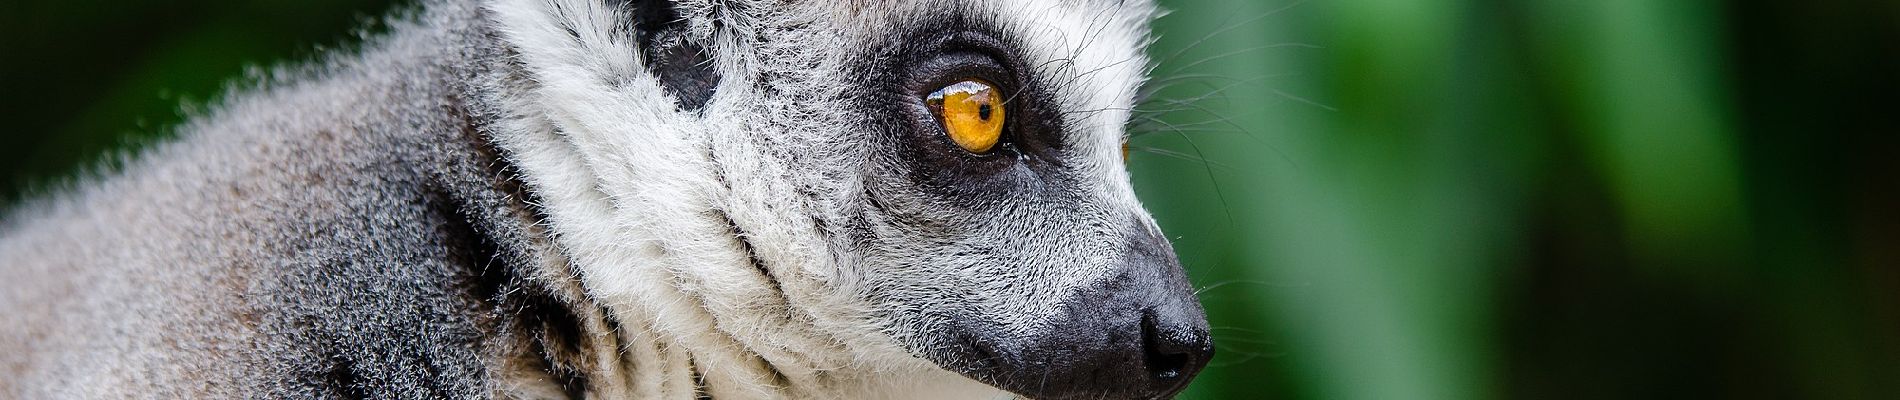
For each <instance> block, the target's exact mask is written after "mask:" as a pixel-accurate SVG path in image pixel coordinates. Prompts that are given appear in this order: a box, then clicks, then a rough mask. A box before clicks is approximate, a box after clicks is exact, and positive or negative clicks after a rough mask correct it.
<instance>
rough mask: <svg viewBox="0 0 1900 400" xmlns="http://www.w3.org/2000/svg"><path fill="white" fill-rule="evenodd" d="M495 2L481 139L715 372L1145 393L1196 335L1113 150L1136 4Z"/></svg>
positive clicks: (582, 257)
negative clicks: (500, 64)
mask: <svg viewBox="0 0 1900 400" xmlns="http://www.w3.org/2000/svg"><path fill="white" fill-rule="evenodd" d="M487 9H488V10H489V13H490V14H491V18H492V19H493V20H494V21H495V25H496V26H497V27H498V28H497V31H498V32H499V35H500V36H501V37H502V38H503V40H504V41H505V42H506V43H507V44H508V46H510V49H509V51H511V52H513V53H515V54H513V58H514V59H515V60H516V63H517V68H518V71H516V72H517V73H518V76H515V77H514V78H504V79H499V80H498V81H497V83H496V84H495V85H496V86H497V88H495V90H496V91H497V92H499V93H503V95H502V97H504V100H502V102H503V103H507V104H511V106H509V107H508V109H509V110H510V111H509V112H508V113H509V114H511V115H508V116H507V117H508V119H507V120H508V121H509V122H507V123H504V124H501V125H502V126H501V129H500V133H497V134H495V136H496V139H497V141H498V143H499V144H500V145H501V147H503V148H504V150H506V152H507V153H509V154H510V157H511V158H513V160H512V161H514V162H515V163H517V164H519V165H520V167H521V169H522V170H524V171H525V173H524V175H525V178H524V179H526V180H527V181H528V184H529V186H530V187H532V188H533V189H532V190H534V191H535V192H536V194H537V195H538V196H539V197H540V200H541V203H542V204H541V205H542V207H544V208H546V210H545V212H546V213H547V215H548V217H549V225H550V227H551V231H553V232H554V235H553V236H554V237H555V239H556V240H555V241H556V242H557V243H559V244H560V245H561V247H562V248H564V249H565V252H566V253H567V254H568V255H569V257H570V258H571V263H572V265H574V266H575V269H576V270H577V271H578V274H579V275H580V278H579V279H580V280H581V281H582V284H583V286H585V287H586V289H587V292H588V294H589V296H591V297H593V298H595V299H596V301H598V302H599V303H600V304H602V306H603V307H604V308H605V309H607V310H609V311H610V312H611V313H612V314H615V315H617V316H618V318H622V319H626V320H632V321H622V322H623V323H627V324H633V325H635V326H638V327H644V329H639V328H635V329H634V330H642V331H644V332H648V333H646V334H643V335H649V336H642V337H648V338H649V339H630V340H636V341H638V340H653V341H657V342H663V343H669V348H674V349H684V351H685V352H687V353H690V354H691V357H692V358H693V362H694V363H696V365H700V366H703V369H704V370H705V371H706V372H705V373H706V374H707V375H708V376H706V377H704V379H705V380H706V381H707V382H708V383H707V384H708V385H716V384H718V383H719V382H721V381H731V382H742V381H747V380H761V379H762V380H763V381H764V382H767V383H768V384H771V385H776V386H778V387H800V386H827V385H830V386H834V387H835V386H849V385H861V386H862V385H870V386H879V385H881V386H882V387H887V388H900V389H901V387H903V386H904V385H906V384H907V383H905V382H884V383H872V384H866V383H840V382H844V381H851V380H875V379H874V378H860V376H873V375H883V376H903V374H907V373H915V375H916V376H930V374H929V373H920V372H917V371H921V370H932V371H951V372H954V373H956V374H957V375H960V376H962V377H967V378H968V379H970V380H974V381H978V382H981V383H983V384H987V385H989V386H994V387H996V388H1001V389H1004V390H1007V391H1010V392H1013V393H1016V394H1020V395H1025V396H1030V397H1037V398H1155V397H1166V396H1170V395H1172V394H1173V393H1175V392H1177V391H1179V390H1180V388H1182V387H1183V386H1185V384H1186V382H1187V381H1188V380H1190V379H1191V378H1192V377H1193V375H1195V373H1197V372H1198V371H1199V369H1200V368H1201V367H1202V366H1203V365H1205V363H1206V362H1207V361H1208V359H1209V358H1210V357H1211V356H1212V344H1211V342H1210V339H1209V335H1208V327H1207V322H1206V319H1205V317H1204V315H1203V313H1202V310H1201V307H1200V305H1199V304H1198V303H1197V302H1196V301H1195V298H1194V295H1193V292H1192V290H1191V288H1190V286H1189V283H1188V281H1187V279H1186V277H1185V275H1184V273H1183V271H1182V269H1181V266H1180V265H1179V263H1178V262H1177V261H1176V259H1175V255H1174V253H1173V250H1172V249H1171V248H1170V245H1169V244H1168V241H1167V240H1166V239H1165V238H1164V237H1163V236H1162V234H1161V232H1160V230H1159V229H1158V228H1157V227H1156V225H1155V223H1154V221H1153V219H1152V218H1150V217H1149V215H1148V213H1147V212H1146V211H1145V210H1144V209H1143V208H1142V206H1141V203H1140V202H1139V201H1138V200H1137V199H1136V198H1135V194H1134V191H1133V190H1132V189H1131V187H1130V183H1129V177H1128V174H1127V172H1126V169H1125V167H1124V165H1123V162H1124V158H1123V153H1122V143H1123V140H1124V138H1125V133H1124V126H1125V124H1126V122H1127V121H1128V119H1129V117H1130V113H1131V110H1132V108H1133V102H1134V101H1135V97H1136V92H1137V89H1138V88H1139V87H1140V86H1141V85H1142V84H1143V82H1144V79H1145V73H1146V70H1147V67H1148V60H1147V58H1145V57H1144V56H1143V50H1144V47H1145V45H1146V44H1147V41H1148V32H1147V22H1148V21H1149V20H1150V19H1152V18H1154V17H1155V16H1156V14H1157V12H1156V10H1155V7H1154V5H1153V4H1151V3H1149V2H1148V1H1144V0H1127V1H1122V0H975V1H950V0H933V1H873V0H849V1H815V0H814V1H767V0H688V1H672V2H665V1H631V2H628V1H605V2H603V1H602V0H496V1H494V2H493V4H490V5H489V6H488V7H487ZM721 354H726V355H721ZM814 390H817V389H814Z"/></svg>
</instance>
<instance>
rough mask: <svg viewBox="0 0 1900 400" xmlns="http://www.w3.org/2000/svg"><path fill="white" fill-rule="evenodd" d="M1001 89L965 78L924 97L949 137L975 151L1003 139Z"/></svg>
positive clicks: (994, 144)
mask: <svg viewBox="0 0 1900 400" xmlns="http://www.w3.org/2000/svg"><path fill="white" fill-rule="evenodd" d="M1002 102H1003V96H1002V93H1001V90H998V89H997V88H996V86H995V85H991V84H989V83H988V82H983V81H979V80H966V81H961V82H957V83H953V84H950V85H949V86H944V87H943V88H942V89H937V91H936V92H933V93H931V94H930V96H929V97H928V98H925V99H924V104H925V105H926V106H928V107H929V108H930V112H931V113H932V114H935V115H936V117H937V122H938V123H941V124H943V130H944V133H945V134H946V135H949V137H950V141H952V142H956V144H957V146H959V147H962V148H963V149H964V150H966V151H969V152H972V153H984V152H988V151H989V150H990V148H992V147H995V146H996V142H998V141H1000V140H1002V136H1003V117H1004V114H1005V112H1004V109H1002V108H999V107H997V105H999V104H1000V103H1002Z"/></svg>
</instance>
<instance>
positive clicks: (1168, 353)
mask: <svg viewBox="0 0 1900 400" xmlns="http://www.w3.org/2000/svg"><path fill="white" fill-rule="evenodd" d="M1103 306H1105V305H1103V304H1093V305H1091V306H1090V307H1082V309H1084V310H1089V309H1092V310H1095V311H1094V312H1087V311H1084V312H1081V313H1076V314H1074V317H1075V319H1074V320H1072V321H1070V322H1069V323H1068V324H1065V325H1066V326H1063V327H1060V328H1057V329H1055V331H1053V332H1049V334H1048V335H1046V336H1044V337H1043V340H1042V341H1041V343H1037V344H1033V345H1029V346H1021V347H1018V348H1017V351H1016V352H1012V351H1009V350H1007V349H996V348H994V347H992V348H991V349H990V350H992V351H991V352H990V353H991V354H992V355H993V357H992V358H991V359H990V360H989V361H991V362H994V363H995V364H992V365H989V366H987V367H986V368H982V369H981V370H987V372H990V373H993V374H982V373H979V374H978V377H979V379H982V380H984V381H986V382H989V383H991V384H994V385H997V386H998V387H1001V388H1003V389H1007V390H1009V391H1012V392H1016V393H1017V394H1021V395H1023V396H1026V397H1029V398H1033V399H1040V400H1062V399H1167V398H1172V397H1173V396H1174V395H1175V394H1176V393H1179V392H1180V391H1181V390H1182V389H1185V388H1186V387H1187V385H1188V382H1189V381H1192V380H1193V379H1194V375H1195V374H1198V373H1200V372H1201V368H1202V367H1205V366H1207V362H1208V360H1209V359H1212V358H1213V357H1214V345H1213V342H1212V341H1211V340H1210V339H1209V338H1208V335H1207V322H1206V319H1205V318H1204V317H1203V316H1202V313H1201V310H1200V307H1199V306H1198V305H1193V304H1191V303H1190V304H1187V305H1173V306H1160V307H1148V308H1138V309H1134V310H1126V309H1124V310H1114V308H1117V307H1113V306H1107V307H1103ZM1078 311H1081V310H1078ZM1004 346H1008V345H1004ZM1011 353H1014V354H1011ZM985 375H987V376H985Z"/></svg>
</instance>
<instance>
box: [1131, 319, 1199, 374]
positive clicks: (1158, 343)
mask: <svg viewBox="0 0 1900 400" xmlns="http://www.w3.org/2000/svg"><path fill="white" fill-rule="evenodd" d="M1171 333H1172V332H1163V331H1162V330H1161V329H1157V327H1156V326H1155V315H1154V312H1152V311H1150V312H1149V313H1148V314H1147V315H1144V316H1142V318H1141V340H1142V349H1143V353H1144V356H1145V357H1144V361H1145V364H1146V365H1147V367H1148V374H1149V375H1150V376H1152V377H1154V378H1155V379H1157V380H1161V381H1173V380H1176V379H1181V376H1182V375H1185V374H1186V372H1187V369H1188V366H1189V364H1191V363H1193V361H1194V350H1193V349H1191V348H1189V347H1190V346H1186V345H1184V344H1183V343H1181V340H1179V339H1178V338H1173V337H1171V336H1174V335H1172V334H1171Z"/></svg>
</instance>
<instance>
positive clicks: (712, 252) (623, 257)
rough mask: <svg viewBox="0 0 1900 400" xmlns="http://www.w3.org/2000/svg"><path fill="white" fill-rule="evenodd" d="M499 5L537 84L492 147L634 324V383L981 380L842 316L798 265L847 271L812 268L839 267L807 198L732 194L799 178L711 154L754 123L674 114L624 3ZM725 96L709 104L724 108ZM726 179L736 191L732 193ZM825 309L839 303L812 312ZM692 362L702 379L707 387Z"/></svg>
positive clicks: (733, 385)
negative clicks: (624, 19)
mask: <svg viewBox="0 0 1900 400" xmlns="http://www.w3.org/2000/svg"><path fill="white" fill-rule="evenodd" d="M489 10H490V11H491V12H492V13H493V15H494V16H495V18H496V19H497V22H498V23H499V25H500V26H501V32H502V34H503V36H504V38H505V40H507V41H508V42H510V43H511V44H512V45H513V47H514V49H515V50H516V51H517V52H518V53H519V56H520V64H521V65H523V66H524V67H525V69H526V70H527V71H526V72H527V74H528V75H529V76H528V77H527V79H528V81H530V82H531V83H528V84H524V85H523V86H525V87H522V88H515V93H513V94H512V96H517V97H518V98H512V99H507V100H512V101H507V102H508V103H510V105H511V106H512V107H510V109H513V110H519V112H520V114H519V115H514V116H511V117H512V118H509V119H508V120H507V121H505V122H504V123H503V124H502V125H503V126H502V127H501V128H502V129H500V132H497V134H496V136H497V138H496V141H497V143H498V144H499V145H501V146H502V147H503V148H504V149H506V150H507V151H508V152H509V153H510V154H511V156H512V157H513V160H512V161H514V162H515V163H516V164H517V166H518V167H520V168H521V169H522V170H523V171H524V174H523V175H524V180H526V181H527V183H528V185H529V186H530V187H531V188H533V190H535V191H536V193H537V194H539V195H540V197H541V199H542V202H543V204H542V207H543V208H544V210H545V212H546V213H547V215H548V219H549V222H550V223H551V224H552V225H553V229H552V231H553V232H555V233H556V234H555V240H556V241H557V243H559V244H560V245H561V246H562V247H563V248H564V249H565V250H566V251H567V252H568V253H569V257H570V258H571V262H572V263H573V264H574V265H575V266H576V269H578V270H579V271H580V273H581V274H582V276H581V283H582V285H583V287H585V288H586V290H587V291H588V293H589V295H590V296H591V297H593V298H595V300H596V301H597V302H599V303H600V304H602V305H603V306H604V307H605V308H606V309H607V310H608V311H609V312H610V313H612V314H613V315H614V317H615V319H617V320H619V321H622V323H623V326H622V327H623V328H625V329H630V330H639V331H637V332H621V335H622V336H623V337H624V338H623V339H624V340H625V341H626V347H627V349H626V350H625V353H626V354H625V355H626V356H628V357H630V358H632V360H631V364H633V366H631V367H629V368H628V370H629V373H630V374H631V376H629V377H626V378H625V379H626V380H627V381H628V382H626V383H625V384H626V385H627V386H629V387H630V389H628V391H627V392H628V393H633V394H636V395H638V396H640V397H691V396H692V393H694V392H696V391H702V390H703V391H704V392H706V393H707V394H710V395H712V396H714V397H719V398H777V397H796V398H826V397H839V396H847V397H855V395H856V394H863V393H866V392H884V393H906V392H909V391H910V390H916V389H919V388H924V387H930V386H937V387H936V388H934V390H937V392H936V393H937V394H943V393H967V392H961V391H948V392H946V391H943V390H942V389H943V387H944V386H942V385H928V384H927V383H928V382H939V381H941V382H958V383H957V384H954V385H950V386H962V387H970V386H971V384H973V382H969V381H968V380H967V379H963V378H962V377H960V376H957V375H955V374H952V373H949V372H946V371H941V370H938V369H935V368H932V366H931V365H930V364H929V363H927V362H924V361H921V360H917V359H915V358H914V357H911V356H910V355H908V354H906V353H904V352H902V350H901V349H899V348H898V347H897V346H896V345H895V344H894V343H893V342H892V340H891V339H889V338H888V337H884V336H882V335H881V334H879V333H878V332H879V329H878V328H880V327H877V326H863V325H864V321H863V320H862V318H863V316H862V315H861V314H860V313H853V312H849V311H846V310H854V309H855V310H862V309H866V308H868V307H864V306H862V304H854V303H852V301H853V300H854V299H851V298H849V297H848V296H839V295H836V294H835V293H829V292H826V291H825V290H824V289H823V287H822V286H823V285H822V282H820V279H817V278H816V277H814V276H812V275H808V274H805V273H803V271H823V270H835V268H830V267H819V266H816V265H814V264H819V263H826V262H828V258H827V257H823V256H822V255H824V254H828V251H827V250H826V249H825V248H824V245H823V241H819V240H812V239H810V238H812V237H816V236H817V235H818V232H816V231H815V230H812V228H811V227H810V226H809V225H808V224H804V225H801V224H798V223H795V221H799V218H793V216H788V215H783V213H787V212H796V210H795V209H790V208H786V207H774V206H770V205H761V203H760V202H757V201H754V200H758V199H761V198H758V197H746V198H745V199H744V200H731V199H729V198H730V197H732V196H731V192H732V191H737V192H744V193H766V192H777V193H783V192H785V191H787V189H785V188H784V187H783V186H776V187H772V182H773V181H774V180H775V179H778V180H782V179H783V177H784V175H782V174H785V173H789V171H783V170H776V169H770V164H769V163H761V162H759V161H761V160H763V158H762V157H760V156H759V155H757V153H756V152H757V151H758V149H754V148H749V147H744V146H726V147H722V149H723V150H720V151H719V152H718V156H719V157H720V158H721V160H720V162H721V164H724V165H725V166H724V167H721V166H720V165H719V164H716V163H715V162H714V160H713V159H712V154H713V153H714V150H713V149H711V146H712V145H711V143H712V140H711V138H713V137H720V138H731V137H735V136H734V134H735V131H738V130H742V129H743V127H744V124H742V123H740V121H729V120H725V119H720V118H716V117H714V118H701V117H699V116H696V115H692V114H688V113H683V112H680V111H679V110H677V109H676V107H675V106H674V103H673V101H672V100H671V99H669V98H667V97H666V96H663V95H660V94H661V93H664V91H662V90H661V87H660V85H659V83H658V82H657V81H656V80H655V79H654V78H653V77H652V76H650V75H648V74H646V73H645V72H644V69H643V68H641V67H640V65H639V62H640V61H639V58H638V54H636V53H634V52H632V51H629V50H628V49H632V48H633V46H632V45H630V44H629V43H626V42H627V38H623V37H617V36H616V33H615V32H617V31H616V30H614V29H611V28H612V27H613V26H615V25H614V24H615V23H616V22H615V21H616V19H617V18H619V16H617V15H615V12H614V10H611V9H608V8H606V7H602V6H601V5H600V4H597V2H596V1H558V2H549V1H537V0H505V1H497V2H495V3H494V4H491V5H490V6H489ZM728 46H730V45H728ZM733 58H735V59H740V60H743V58H739V57H733ZM724 68H731V67H729V66H728V67H724ZM743 73H744V71H727V74H730V75H741V74H743ZM722 90H725V89H722ZM726 92H727V93H730V91H726ZM721 104H722V103H721V102H718V101H715V103H714V104H711V105H709V106H708V107H707V109H706V112H707V114H708V115H714V116H717V115H720V113H721V111H720V109H721V107H722V106H721ZM725 175H730V176H729V177H728V176H725ZM727 179H730V181H727ZM722 181H727V182H728V184H731V185H735V186H740V187H739V188H738V189H737V190H730V191H729V190H728V188H727V187H726V186H724V185H722V184H721V182H722ZM728 209H730V211H729V210H728ZM728 212H729V213H730V217H727V216H726V215H728V214H726V213H728ZM727 218H732V220H733V221H731V222H730V223H729V222H728V220H727ZM741 221H743V222H741ZM763 221H773V222H763ZM735 224H738V225H744V226H747V227H750V228H751V229H748V232H747V234H748V235H752V236H756V237H757V239H759V240H756V241H755V242H757V243H762V244H763V245H761V246H759V248H758V249H755V250H756V252H757V253H759V254H760V255H759V257H760V261H763V262H764V263H765V264H770V265H772V266H774V267H777V269H776V271H784V275H785V276H786V277H787V278H788V279H793V282H789V283H788V282H779V283H774V282H772V281H771V280H770V278H769V277H767V276H765V275H763V274H761V272H760V271H759V269H758V268H755V267H754V266H753V264H754V260H753V255H752V254H748V252H747V248H746V247H745V246H744V244H743V243H742V242H740V239H741V238H736V237H734V233H735V232H734V226H733V225H735ZM761 267H763V266H761ZM780 284H784V285H783V286H784V287H785V289H787V291H788V292H789V293H787V294H784V295H782V294H781V292H780V291H779V290H780V288H779V286H780ZM788 298H790V299H791V300H792V301H795V302H798V303H801V304H800V305H802V306H804V307H798V308H796V309H794V306H793V305H792V304H787V303H786V301H787V300H788ZM821 309H823V310H833V311H830V312H814V311H812V310H821ZM815 314H824V315H828V316H830V317H829V318H813V317H811V315H815ZM800 315H803V317H801V316H800ZM819 320H822V321H823V322H822V323H820V321H819ZM826 327H832V328H835V329H827V328H826ZM851 349H859V350H851ZM866 349H869V350H866ZM688 362H690V363H691V367H692V368H687V367H686V366H687V364H686V363H688ZM654 366H664V367H662V368H654ZM694 369H696V370H697V373H698V374H700V377H701V378H703V380H704V382H703V384H704V385H703V387H697V388H696V387H695V386H696V384H697V383H698V382H694V381H693V380H694V376H693V374H694V372H695V371H693V370H694ZM920 379H921V380H920ZM977 387H980V385H977Z"/></svg>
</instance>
